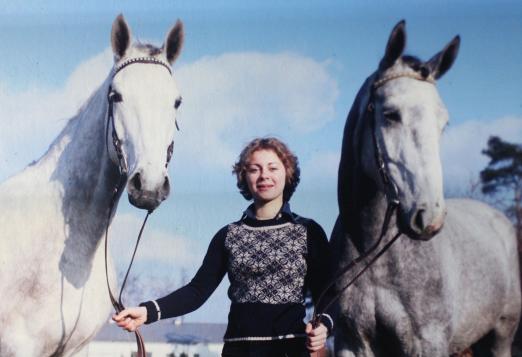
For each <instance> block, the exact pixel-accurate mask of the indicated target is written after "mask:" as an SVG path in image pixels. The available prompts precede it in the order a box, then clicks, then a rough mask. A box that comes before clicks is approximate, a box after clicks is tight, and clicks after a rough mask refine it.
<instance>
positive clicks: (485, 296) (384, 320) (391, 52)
mask: <svg viewBox="0 0 522 357" xmlns="http://www.w3.org/2000/svg"><path fill="white" fill-rule="evenodd" d="M405 43H406V31H405V24H404V22H400V23H399V24H397V25H396V26H395V28H394V29H393V31H392V32H391V35H390V38H389V40H388V44H387V47H386V51H385V55H384V57H383V59H382V60H381V62H380V66H379V69H378V70H377V71H376V72H375V73H374V74H372V75H371V76H370V77H369V78H368V79H367V80H366V82H365V83H364V84H363V86H362V87H361V89H360V91H359V93H358V95H357V98H356V99H355V102H354V104H353V106H352V109H351V111H350V114H349V116H348V119H347V122H346V127H345V131H344V139H343V149H342V156H341V162H340V165H339V182H338V193H339V209H340V214H339V218H338V219H337V222H336V225H335V227H334V231H333V233H332V239H331V245H332V248H333V249H332V252H333V254H334V255H335V257H334V258H335V262H336V265H337V267H342V266H344V265H346V264H347V262H350V261H352V260H353V259H354V258H355V257H357V256H359V255H360V254H362V253H363V252H366V251H367V250H368V249H369V248H370V247H371V246H373V245H374V244H375V243H376V241H377V240H378V238H379V236H380V232H381V226H382V225H383V222H384V217H385V212H386V209H387V206H388V202H389V201H390V200H391V199H398V201H399V202H400V204H399V209H398V212H397V214H396V215H393V216H392V217H391V221H390V225H389V229H388V232H387V234H386V235H385V238H384V240H385V241H390V239H391V238H392V237H393V236H394V235H395V234H396V233H397V231H398V230H397V228H400V230H401V231H402V232H403V236H402V237H400V238H399V240H397V241H396V242H395V243H394V244H393V245H392V246H391V248H390V249H389V250H388V251H387V252H386V253H385V254H384V255H383V256H382V257H381V258H380V259H379V260H377V262H376V263H375V264H374V265H373V266H372V267H371V268H370V269H369V270H368V271H367V272H366V273H365V274H364V275H362V277H361V278H360V279H359V280H357V282H356V283H355V284H354V285H353V286H352V287H350V288H349V289H348V290H346V291H345V292H344V293H343V295H342V297H341V299H340V301H339V304H338V305H339V309H340V318H339V319H338V323H337V329H336V334H335V344H336V356H339V357H353V356H357V357H363V356H364V357H371V356H393V357H396V356H415V357H416V356H422V357H447V356H448V355H451V354H455V353H459V352H461V351H463V350H464V349H465V348H467V347H469V346H472V345H473V353H474V355H475V356H481V355H484V356H495V357H501V356H502V357H506V356H510V355H511V352H510V349H511V343H512V340H513V335H514V333H515V330H516V328H517V325H518V322H519V317H520V310H521V296H520V280H519V265H518V256H517V242H516V238H515V234H514V229H513V226H512V225H511V223H510V222H509V221H508V220H507V218H506V217H505V216H504V215H503V214H502V213H500V212H498V211H497V210H494V209H492V208H491V207H489V206H486V205H485V204H482V203H480V202H477V201H472V200H462V199H461V200H445V199H444V197H443V184H442V168H441V162H440V156H439V147H440V145H439V141H440V136H441V133H442V130H443V128H444V127H445V125H446V123H447V120H448V114H447V111H446V108H445V106H444V104H443V103H442V100H441V99H440V97H439V94H438V92H437V89H436V86H435V81H436V80H437V79H438V78H440V77H441V76H443V75H444V73H446V71H448V70H449V68H450V67H451V66H452V64H453V61H454V60H455V58H456V56H457V52H458V48H459V43H460V39H459V37H455V38H454V39H453V40H452V41H451V42H450V43H449V44H448V45H447V46H446V47H445V48H444V49H443V50H442V51H441V52H439V53H438V54H437V55H435V56H434V57H433V58H432V59H430V60H429V61H427V62H422V61H420V60H419V59H417V58H415V57H411V56H403V55H402V53H403V50H404V47H405ZM352 276H353V274H352ZM349 278H350V274H346V276H345V277H344V278H343V279H342V281H340V282H339V283H338V288H339V289H340V288H341V287H343V286H345V285H346V284H347V281H348V280H349Z"/></svg>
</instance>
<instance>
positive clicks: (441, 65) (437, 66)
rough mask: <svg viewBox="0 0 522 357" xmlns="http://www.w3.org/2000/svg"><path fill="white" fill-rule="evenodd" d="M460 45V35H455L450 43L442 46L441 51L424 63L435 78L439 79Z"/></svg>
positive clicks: (452, 60)
mask: <svg viewBox="0 0 522 357" xmlns="http://www.w3.org/2000/svg"><path fill="white" fill-rule="evenodd" d="M459 47H460V36H458V35H457V36H455V37H454V38H453V40H451V42H450V43H448V44H447V45H446V47H444V49H443V50H442V51H440V52H439V53H437V54H436V55H435V56H433V57H432V58H431V59H430V60H429V61H428V62H427V63H426V65H427V66H428V68H429V69H430V72H431V74H432V76H433V78H435V79H439V78H440V77H442V76H443V75H444V73H446V72H447V71H448V70H449V69H450V68H451V66H452V65H453V62H455V59H456V58H457V54H458V53H459Z"/></svg>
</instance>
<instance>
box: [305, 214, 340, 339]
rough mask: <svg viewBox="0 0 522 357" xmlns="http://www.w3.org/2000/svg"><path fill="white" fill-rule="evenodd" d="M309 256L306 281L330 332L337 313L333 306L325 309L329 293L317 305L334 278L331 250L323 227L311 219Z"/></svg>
mask: <svg viewBox="0 0 522 357" xmlns="http://www.w3.org/2000/svg"><path fill="white" fill-rule="evenodd" d="M307 234H308V237H307V238H308V257H307V264H308V269H307V274H306V283H307V286H308V288H309V290H310V292H311V294H312V300H313V302H314V306H316V309H317V311H319V312H321V313H322V316H320V321H321V322H322V323H323V324H324V325H325V326H326V327H327V328H328V331H329V333H331V332H332V330H333V321H334V318H335V316H334V315H336V314H335V313H334V310H333V308H329V309H328V311H323V306H324V305H325V304H327V303H328V301H329V295H331V294H329V293H327V294H326V296H324V297H323V298H322V299H321V301H320V302H319V304H320V305H319V306H317V303H318V299H319V297H320V295H321V294H322V293H323V290H324V289H325V288H326V286H327V284H328V283H329V282H330V280H331V278H332V273H331V265H330V263H331V260H330V250H329V246H328V239H327V238H326V233H325V232H324V230H323V228H322V227H321V226H320V225H319V224H317V223H316V222H315V221H313V220H310V223H309V225H308V233H307Z"/></svg>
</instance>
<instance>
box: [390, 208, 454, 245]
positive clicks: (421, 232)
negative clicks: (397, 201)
mask: <svg viewBox="0 0 522 357" xmlns="http://www.w3.org/2000/svg"><path fill="white" fill-rule="evenodd" d="M445 217H446V211H445V210H441V209H433V210H429V209H427V208H426V207H422V206H421V207H418V208H414V209H412V210H410V211H409V212H408V213H405V212H404V211H402V210H401V212H400V219H399V226H400V229H401V230H402V231H403V232H404V233H405V234H406V235H408V237H410V238H411V239H414V240H422V241H427V240H430V239H432V238H433V237H435V236H436V235H437V233H439V232H440V230H441V229H442V227H443V225H444V219H445Z"/></svg>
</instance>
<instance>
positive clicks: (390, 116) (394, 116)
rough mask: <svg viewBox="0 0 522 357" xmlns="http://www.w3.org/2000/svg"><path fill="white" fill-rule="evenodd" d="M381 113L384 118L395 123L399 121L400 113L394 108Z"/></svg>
mask: <svg viewBox="0 0 522 357" xmlns="http://www.w3.org/2000/svg"><path fill="white" fill-rule="evenodd" d="M382 114H383V115H384V117H385V118H386V120H389V121H394V122H397V123H398V122H400V121H401V115H400V114H399V112H398V111H396V110H390V111H385V112H383V113H382Z"/></svg>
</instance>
